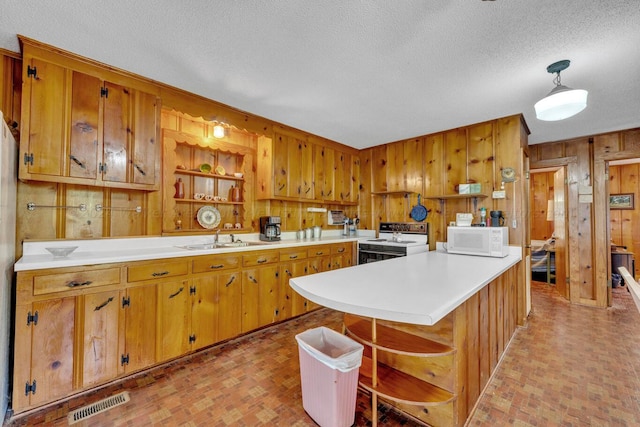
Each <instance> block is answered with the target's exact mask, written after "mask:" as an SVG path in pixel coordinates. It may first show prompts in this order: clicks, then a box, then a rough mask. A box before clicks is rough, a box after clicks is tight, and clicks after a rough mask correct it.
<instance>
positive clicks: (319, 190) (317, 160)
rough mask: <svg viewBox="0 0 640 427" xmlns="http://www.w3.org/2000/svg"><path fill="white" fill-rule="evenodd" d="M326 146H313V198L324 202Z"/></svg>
mask: <svg viewBox="0 0 640 427" xmlns="http://www.w3.org/2000/svg"><path fill="white" fill-rule="evenodd" d="M325 173H326V171H325V169H324V146H322V145H320V144H314V145H313V193H314V195H313V198H315V199H316V200H324V199H325V197H324V180H325Z"/></svg>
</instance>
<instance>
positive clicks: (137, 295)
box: [121, 283, 157, 373]
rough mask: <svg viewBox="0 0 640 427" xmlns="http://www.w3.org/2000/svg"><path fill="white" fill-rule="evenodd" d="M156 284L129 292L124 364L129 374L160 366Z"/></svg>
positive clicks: (130, 289) (125, 306)
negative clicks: (157, 356) (157, 349)
mask: <svg viewBox="0 0 640 427" xmlns="http://www.w3.org/2000/svg"><path fill="white" fill-rule="evenodd" d="M156 300H157V295H156V284H155V283H154V284H151V285H146V286H136V287H134V288H129V289H127V296H126V297H125V299H124V301H125V302H123V304H122V306H124V308H123V309H124V310H125V330H124V336H125V351H124V354H123V355H122V358H124V359H125V360H128V362H123V363H122V362H121V365H122V367H123V370H124V372H125V373H129V372H134V371H138V370H140V369H144V368H146V367H148V366H151V365H153V364H154V363H155V362H156V328H155V324H156V308H157V301H156Z"/></svg>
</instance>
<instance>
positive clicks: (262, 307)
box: [12, 243, 353, 414]
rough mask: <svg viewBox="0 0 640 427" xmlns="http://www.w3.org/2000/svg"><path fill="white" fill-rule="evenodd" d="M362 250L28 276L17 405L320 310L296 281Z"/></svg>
mask: <svg viewBox="0 0 640 427" xmlns="http://www.w3.org/2000/svg"><path fill="white" fill-rule="evenodd" d="M341 248H344V249H341ZM352 248H353V244H351V246H349V244H343V243H340V244H337V245H334V244H326V245H324V244H323V245H313V246H304V247H298V248H290V249H287V250H278V249H273V250H262V251H251V252H243V253H241V254H240V253H238V254H233V253H227V254H219V255H203V256H193V257H184V258H175V259H161V260H155V261H140V262H130V263H121V264H104V265H95V266H82V267H65V268H59V269H48V270H37V271H21V272H18V274H17V286H16V313H15V316H16V317H15V341H14V344H15V345H14V360H15V363H14V372H13V378H14V381H13V397H12V409H13V411H14V413H16V414H18V413H21V412H24V411H26V410H29V409H33V408H36V407H38V406H42V405H44V404H46V403H50V402H52V401H54V400H59V399H62V398H65V397H68V396H70V395H72V394H73V393H77V392H79V391H83V390H87V389H91V388H95V387H98V386H100V385H101V384H105V383H107V382H109V381H112V380H114V379H116V378H119V377H122V376H126V375H129V374H132V373H135V372H138V371H141V370H143V369H147V368H149V367H152V366H154V365H156V364H158V363H162V362H164V361H168V360H171V359H175V358H177V357H180V356H183V355H185V354H188V353H190V352H193V351H195V350H199V349H202V348H204V347H207V346H210V345H213V344H216V343H219V342H221V341H225V340H228V339H231V338H235V337H238V336H240V335H242V334H244V333H247V332H251V331H253V330H256V329H259V328H261V327H264V326H267V325H270V324H272V323H275V322H280V321H283V320H287V319H289V318H291V317H293V316H297V315H299V314H302V313H304V312H306V311H308V310H309V309H311V308H315V307H313V306H311V305H310V304H309V302H308V301H306V300H305V299H304V298H301V297H300V296H299V295H297V294H296V293H295V292H294V291H293V289H292V288H291V287H290V286H289V280H288V279H289V278H290V277H295V276H299V275H304V274H313V273H317V272H321V271H327V270H329V269H331V268H336V267H337V266H338V265H340V266H344V265H347V264H349V265H350V261H349V260H348V258H349V257H350V256H351V254H352V253H353V252H352V251H353V249H352ZM332 253H333V255H332ZM336 260H339V261H336Z"/></svg>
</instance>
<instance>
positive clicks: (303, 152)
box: [298, 140, 315, 199]
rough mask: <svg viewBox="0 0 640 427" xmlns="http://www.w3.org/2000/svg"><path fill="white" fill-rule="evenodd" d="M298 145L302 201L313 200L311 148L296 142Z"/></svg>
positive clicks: (305, 143)
mask: <svg viewBox="0 0 640 427" xmlns="http://www.w3.org/2000/svg"><path fill="white" fill-rule="evenodd" d="M298 143H299V144H300V165H301V171H300V185H301V194H300V197H302V198H303V199H313V198H314V197H315V190H314V188H313V187H314V185H313V182H314V178H313V177H314V164H313V146H312V145H311V143H309V142H306V141H303V140H298Z"/></svg>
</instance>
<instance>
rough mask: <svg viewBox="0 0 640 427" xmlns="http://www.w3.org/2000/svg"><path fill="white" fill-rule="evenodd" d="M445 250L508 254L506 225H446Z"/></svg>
mask: <svg viewBox="0 0 640 427" xmlns="http://www.w3.org/2000/svg"><path fill="white" fill-rule="evenodd" d="M445 247H446V249H447V252H449V253H451V254H463V255H480V256H491V257H498V258H503V257H506V256H507V255H509V228H507V227H447V244H446V246H445Z"/></svg>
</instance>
